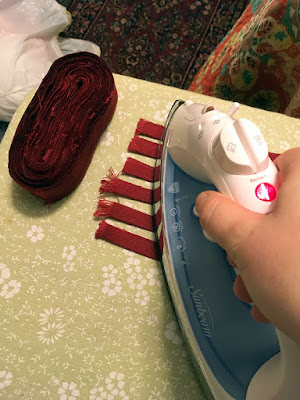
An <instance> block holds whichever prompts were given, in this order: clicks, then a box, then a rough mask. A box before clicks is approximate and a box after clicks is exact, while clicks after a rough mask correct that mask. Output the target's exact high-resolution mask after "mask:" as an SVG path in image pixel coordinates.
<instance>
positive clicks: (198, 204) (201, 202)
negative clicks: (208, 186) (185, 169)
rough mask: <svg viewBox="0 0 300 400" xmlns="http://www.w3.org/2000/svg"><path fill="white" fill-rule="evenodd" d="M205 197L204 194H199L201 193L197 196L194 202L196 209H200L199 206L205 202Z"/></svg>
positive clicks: (205, 194)
mask: <svg viewBox="0 0 300 400" xmlns="http://www.w3.org/2000/svg"><path fill="white" fill-rule="evenodd" d="M207 196H208V195H207V193H206V192H201V193H200V194H199V195H198V197H197V201H196V204H197V206H198V207H201V206H202V204H203V202H204V201H205V200H206V198H207Z"/></svg>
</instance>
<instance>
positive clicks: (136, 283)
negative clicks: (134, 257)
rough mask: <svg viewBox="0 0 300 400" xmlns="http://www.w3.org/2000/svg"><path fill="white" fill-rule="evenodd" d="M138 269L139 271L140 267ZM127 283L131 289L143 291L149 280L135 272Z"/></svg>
mask: <svg viewBox="0 0 300 400" xmlns="http://www.w3.org/2000/svg"><path fill="white" fill-rule="evenodd" d="M136 269H138V267H137V268H136ZM127 282H128V283H129V285H130V288H131V289H138V290H141V289H143V287H144V286H145V285H146V284H147V280H146V279H145V278H144V277H143V275H142V274H139V273H138V272H133V273H132V274H130V276H129V277H128V278H127Z"/></svg>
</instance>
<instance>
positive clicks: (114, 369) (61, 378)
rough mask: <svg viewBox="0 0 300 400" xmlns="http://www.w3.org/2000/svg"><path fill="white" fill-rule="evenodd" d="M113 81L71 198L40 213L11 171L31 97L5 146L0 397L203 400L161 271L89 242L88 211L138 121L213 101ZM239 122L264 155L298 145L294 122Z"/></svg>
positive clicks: (266, 117) (91, 222)
mask: <svg viewBox="0 0 300 400" xmlns="http://www.w3.org/2000/svg"><path fill="white" fill-rule="evenodd" d="M115 80H116V86H117V89H118V92H119V101H118V106H117V109H116V112H115V115H114V117H113V120H112V122H111V123H110V125H109V127H108V128H107V130H106V132H105V133H104V134H103V136H102V138H101V141H100V144H99V146H98V148H97V150H96V153H95V156H94V158H93V160H92V163H91V165H90V167H89V169H88V171H87V174H86V176H85V178H84V180H83V182H82V183H81V184H80V186H79V187H78V188H77V189H76V190H75V192H74V193H72V194H71V195H70V196H69V197H67V198H66V199H64V200H61V201H59V202H57V203H56V204H54V205H51V206H44V205H43V202H42V201H41V200H40V199H38V198H35V197H33V196H32V195H30V194H28V193H27V192H25V191H24V190H22V189H21V188H20V187H18V186H17V185H16V184H15V183H14V182H13V181H12V180H11V178H10V176H9V174H8V168H7V155H8V150H9V147H10V143H11V140H12V137H13V134H14V131H15V129H16V127H17V124H18V121H19V120H20V118H21V116H22V113H23V112H24V110H25V107H26V104H28V102H29V100H30V99H29V98H27V100H26V101H25V102H24V103H23V105H22V106H21V108H20V109H19V110H18V112H17V114H16V115H15V117H14V119H13V121H12V122H11V124H10V126H9V128H8V131H7V133H6V135H5V137H4V139H3V141H2V143H1V144H0V182H1V194H0V398H3V399H13V400H15V399H19V398H20V399H21V398H22V399H34V400H36V399H47V400H50V399H57V400H78V399H84V400H85V399H89V400H95V399H107V400H113V399H122V400H128V399H130V400H132V399H142V400H144V399H149V400H150V399H151V400H162V399H168V400H169V399H170V400H174V399H178V400H179V399H180V400H183V399H184V400H189V399H190V400H202V399H206V397H205V395H204V392H203V390H202V388H201V386H200V383H199V381H198V377H197V375H196V373H195V370H194V367H193V365H192V363H191V358H190V355H189V352H188V350H187V347H186V345H185V343H184V340H183V338H182V335H181V333H180V330H179V327H178V325H177V322H176V318H175V315H174V312H173V308H172V305H171V302H170V299H169V297H168V292H167V288H166V283H165V281H164V279H163V276H162V270H161V265H160V264H159V263H158V262H155V261H153V260H150V259H147V258H145V257H143V256H140V255H137V254H133V253H130V252H128V251H126V250H123V249H121V248H118V247H116V246H113V245H111V244H109V243H106V242H104V241H101V240H95V239H94V233H95V231H96V229H97V226H98V221H96V220H95V219H94V218H93V212H94V210H95V208H96V204H97V199H98V196H99V193H98V189H99V186H100V179H101V178H102V177H103V176H104V175H105V174H106V173H107V171H108V169H109V168H110V167H113V168H114V169H115V171H116V172H119V171H121V169H122V167H123V165H124V162H125V160H126V157H127V156H128V154H127V147H128V144H129V142H130V139H131V138H132V137H133V135H134V131H135V127H136V125H137V122H138V120H139V118H146V119H149V120H151V121H153V122H156V123H162V124H163V123H164V121H165V119H166V116H167V114H168V111H169V109H170V107H171V105H172V103H173V102H174V101H175V100H176V99H177V98H181V99H184V100H187V99H192V100H194V101H200V102H205V103H207V102H212V99H209V98H207V97H205V96H201V95H198V94H195V93H191V92H186V91H181V90H179V89H174V88H170V87H166V86H160V85H157V84H152V83H148V82H144V81H139V80H136V79H133V78H128V77H122V76H118V75H116V76H115ZM214 103H215V104H216V105H217V106H219V107H221V108H222V109H224V110H226V109H227V108H228V103H226V102H224V101H221V100H215V101H214ZM238 116H243V117H248V118H250V119H251V120H252V121H253V122H255V123H257V124H258V126H259V127H260V128H261V129H262V132H263V133H264V135H265V138H266V140H267V142H268V143H269V149H270V150H271V151H275V152H282V151H284V150H286V149H288V148H289V147H295V146H299V145H300V133H299V120H294V119H291V118H289V117H285V116H283V115H278V114H272V113H268V112H265V111H260V110H257V109H251V108H249V107H242V108H241V110H240V111H239V112H238ZM135 157H136V158H139V159H141V160H144V159H143V157H140V156H135ZM146 161H147V162H149V163H152V164H153V160H146ZM128 179H129V178H128ZM130 180H131V181H132V182H135V180H134V179H130ZM138 183H141V182H140V181H138ZM143 185H144V186H146V187H150V186H149V185H148V186H147V185H146V184H145V183H143ZM120 201H121V202H122V203H123V204H130V205H131V206H132V207H135V208H137V209H139V210H142V211H148V212H150V211H151V209H150V206H149V205H144V204H140V203H137V202H135V201H127V200H126V199H120ZM114 223H115V224H116V225H121V224H119V223H117V222H114ZM126 228H127V229H129V230H131V231H134V232H139V233H141V234H143V235H144V236H146V237H148V238H153V234H152V233H145V232H144V231H142V230H140V229H137V228H132V227H126Z"/></svg>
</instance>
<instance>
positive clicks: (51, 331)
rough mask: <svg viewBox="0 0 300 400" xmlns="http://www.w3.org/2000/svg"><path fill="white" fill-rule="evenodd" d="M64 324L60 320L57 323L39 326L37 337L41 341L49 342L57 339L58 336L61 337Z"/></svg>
mask: <svg viewBox="0 0 300 400" xmlns="http://www.w3.org/2000/svg"><path fill="white" fill-rule="evenodd" d="M64 326H65V325H64V324H62V323H61V322H59V323H55V322H53V323H48V324H47V325H43V326H42V327H41V329H42V330H41V331H39V332H37V335H38V339H39V340H40V341H41V342H42V343H46V344H50V343H52V344H53V343H54V342H55V341H57V340H58V339H59V338H61V337H62V335H63V333H64V332H65V330H64V329H63V328H64Z"/></svg>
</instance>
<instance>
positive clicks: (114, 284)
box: [102, 264, 122, 296]
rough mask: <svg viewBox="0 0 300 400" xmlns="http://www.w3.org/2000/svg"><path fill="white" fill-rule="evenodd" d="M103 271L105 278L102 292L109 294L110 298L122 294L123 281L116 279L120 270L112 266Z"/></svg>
mask: <svg viewBox="0 0 300 400" xmlns="http://www.w3.org/2000/svg"><path fill="white" fill-rule="evenodd" d="M102 271H103V274H102V276H103V278H105V280H104V282H103V284H104V286H103V288H102V292H103V293H104V294H108V296H115V295H116V294H117V293H120V292H121V290H122V286H121V281H119V280H117V279H116V275H117V273H118V269H117V268H115V267H114V266H113V265H112V264H110V265H109V266H108V267H107V266H104V267H103V268H102Z"/></svg>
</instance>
